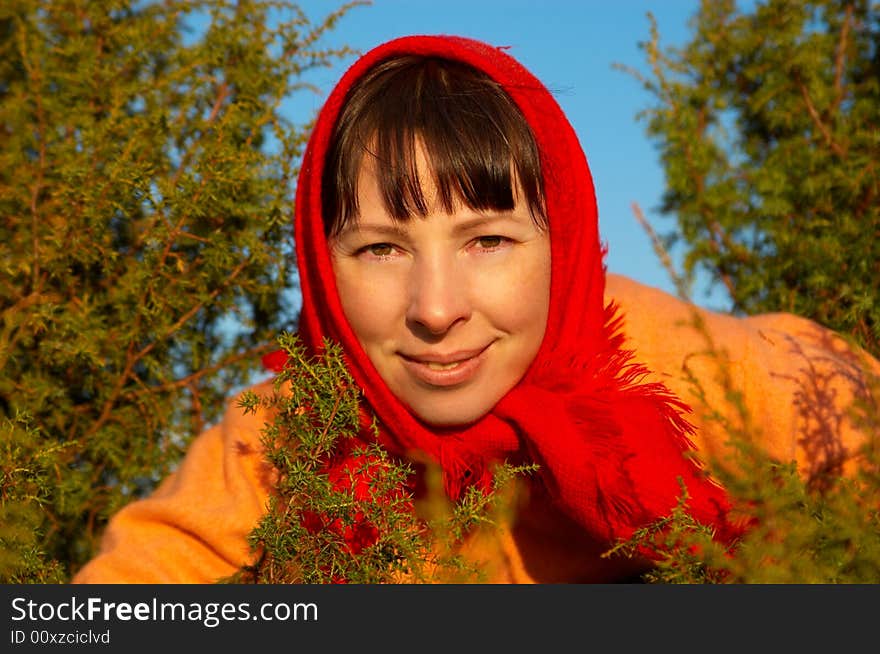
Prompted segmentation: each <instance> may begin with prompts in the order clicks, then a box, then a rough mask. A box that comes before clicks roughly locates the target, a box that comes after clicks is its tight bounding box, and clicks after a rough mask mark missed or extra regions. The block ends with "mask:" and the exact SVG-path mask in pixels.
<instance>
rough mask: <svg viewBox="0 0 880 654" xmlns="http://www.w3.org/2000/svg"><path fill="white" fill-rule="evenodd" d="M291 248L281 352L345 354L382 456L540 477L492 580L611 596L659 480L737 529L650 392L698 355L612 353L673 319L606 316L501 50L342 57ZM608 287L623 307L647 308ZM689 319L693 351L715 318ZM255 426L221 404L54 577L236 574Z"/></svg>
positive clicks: (250, 520)
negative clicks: (326, 343) (64, 573)
mask: <svg viewBox="0 0 880 654" xmlns="http://www.w3.org/2000/svg"><path fill="white" fill-rule="evenodd" d="M295 235H296V245H297V258H298V265H299V268H300V279H301V286H302V292H303V309H302V315H301V319H300V325H299V331H300V335H301V337H302V339H303V340H304V341H305V343H306V344H307V346H309V347H310V348H311V349H312V350H315V351H317V350H318V349H319V348H320V346H321V343H322V340H323V339H324V338H330V339H332V340H333V341H335V342H338V343H340V344H341V345H342V347H343V348H344V351H345V354H346V358H347V361H348V363H349V365H350V369H351V373H352V375H353V377H354V379H355V381H356V382H357V383H358V385H359V386H360V387H361V388H362V389H363V392H364V404H365V410H368V411H371V412H373V413H375V414H376V416H377V417H378V419H379V422H380V428H381V434H380V440H381V442H382V443H383V445H385V446H386V447H387V448H388V449H390V450H391V451H392V452H396V453H399V454H404V453H406V452H410V451H413V450H417V451H419V452H422V453H424V454H426V455H427V456H428V457H429V458H431V459H432V460H434V461H436V462H437V463H439V464H440V466H441V468H442V471H443V479H444V487H445V489H446V492H447V493H448V495H449V496H450V497H452V498H453V499H455V498H457V497H458V496H459V495H460V494H461V492H462V490H463V489H464V488H466V487H468V486H469V485H472V484H477V485H479V486H485V485H487V484H488V482H489V475H490V472H489V471H490V469H491V464H492V463H493V462H496V461H500V460H511V461H516V462H535V463H538V464H539V466H540V467H539V471H538V473H537V475H536V477H535V482H534V484H533V485H532V488H531V493H530V495H529V500H528V504H527V505H526V506H523V507H522V508H521V511H520V512H519V514H518V516H517V518H516V520H515V522H514V523H513V524H512V525H510V528H509V531H507V532H505V533H504V534H503V537H502V540H503V544H502V549H503V551H504V562H503V564H502V565H500V566H499V568H498V571H497V574H496V575H495V576H494V577H493V579H492V580H493V581H502V582H527V581H539V582H558V581H571V582H595V581H603V582H604V581H615V580H620V579H627V578H630V577H631V575H632V574H633V573H634V572H637V571H638V570H639V569H641V568H640V566H641V565H642V562H633V561H629V562H627V561H610V560H607V559H603V558H600V556H599V555H600V554H601V553H602V552H603V551H605V550H607V549H608V547H609V545H610V544H611V543H612V542H613V541H614V540H615V539H617V538H621V537H626V536H628V535H630V534H631V533H632V531H633V530H634V529H635V528H637V527H639V526H642V525H645V524H647V523H648V522H651V521H652V520H654V519H656V518H659V517H661V516H663V515H666V514H668V513H669V511H670V510H671V509H672V508H673V507H674V506H675V504H676V502H677V499H678V497H679V495H680V490H681V489H680V486H679V479H682V480H683V481H684V482H685V484H686V486H687V489H688V493H689V495H690V502H689V507H690V510H691V513H692V514H693V515H694V516H695V517H697V518H698V519H700V520H701V521H702V522H705V523H707V524H710V525H712V526H714V527H715V528H716V533H717V535H718V538H719V539H721V540H723V541H729V540H730V539H732V538H734V537H735V536H736V535H737V533H739V527H737V526H736V525H734V524H732V523H731V521H730V519H729V516H728V510H729V506H728V501H727V498H726V497H725V493H724V491H723V490H722V489H721V488H720V487H719V486H718V485H717V484H715V483H714V482H713V481H712V480H710V479H709V478H708V477H707V476H706V475H705V474H704V473H703V472H702V471H701V470H700V468H699V467H698V466H697V464H696V463H695V461H694V459H693V458H692V457H690V456H688V453H689V451H690V449H691V442H690V440H689V436H691V435H695V436H696V437H698V436H699V431H698V432H697V433H696V434H695V433H694V431H693V428H692V426H691V425H690V424H689V423H688V422H687V421H686V419H685V417H684V412H685V411H686V410H687V407H686V404H685V403H684V402H683V401H682V399H680V398H679V397H678V396H676V395H674V394H673V393H672V392H671V391H670V388H669V385H664V384H662V383H660V381H667V380H668V381H674V380H675V379H677V375H679V374H680V373H681V368H682V364H683V363H684V362H685V361H686V358H687V354H688V352H692V351H694V347H693V344H694V342H695V341H696V340H697V339H696V338H695V337H694V336H691V337H690V338H689V342H690V343H691V347H690V349H688V348H687V347H683V346H681V345H680V342H681V340H680V339H679V342H678V343H674V344H672V346H671V347H672V351H671V352H669V351H664V350H663V348H655V349H654V351H655V352H660V355H659V356H658V358H659V360H662V361H663V362H664V363H665V364H666V365H668V366H669V367H668V368H666V369H660V370H659V371H658V372H653V373H652V372H651V371H650V369H649V368H647V367H645V366H644V365H643V363H645V362H646V363H649V364H650V363H651V362H650V359H651V349H650V348H647V349H642V348H640V351H639V352H638V353H637V356H636V357H635V358H633V353H632V351H631V350H630V349H624V348H625V347H630V346H629V345H626V342H625V336H624V332H623V325H624V324H625V323H626V324H630V323H632V324H634V325H636V330H635V331H636V332H637V333H639V332H640V330H639V329H638V325H639V324H640V323H639V320H638V319H636V320H635V321H633V320H631V315H633V314H642V315H644V314H646V313H649V314H652V315H653V314H654V313H655V312H656V311H658V310H659V311H661V312H662V311H663V310H664V309H674V310H678V308H679V305H677V304H676V303H675V301H674V300H672V299H671V298H669V297H668V296H662V297H657V294H656V293H655V297H654V298H653V301H655V302H659V309H658V308H655V307H646V306H634V307H630V310H629V312H628V314H627V315H624V314H622V313H621V312H620V310H619V306H618V301H615V299H614V298H611V300H610V301H607V300H606V275H605V270H604V266H603V254H604V253H603V249H602V247H601V245H600V242H599V235H598V222H597V215H596V203H595V197H594V191H593V186H592V181H591V177H590V172H589V168H588V165H587V162H586V159H585V158H584V154H583V151H582V150H581V147H580V145H579V143H578V140H577V138H576V136H575V134H574V132H573V130H572V128H571V126H570V125H569V123H568V121H567V120H566V118H565V116H564V115H563V113H562V111H561V110H560V108H559V107H558V105H557V104H556V102H555V101H554V100H553V98H552V97H551V95H550V94H549V93H548V92H547V90H546V89H545V88H544V87H543V85H541V83H540V82H539V81H538V80H537V79H535V78H534V77H533V76H532V75H531V74H530V73H529V72H528V71H526V70H525V69H524V68H523V67H522V66H521V65H520V64H519V63H518V62H516V61H515V60H514V59H512V58H511V57H510V56H508V55H507V54H506V53H505V52H503V51H502V50H500V49H497V48H493V47H491V46H489V45H486V44H483V43H480V42H476V41H472V40H469V39H462V38H455V37H407V38H403V39H398V40H395V41H392V42H389V43H386V44H384V45H382V46H379V47H378V48H376V49H374V50H373V51H371V52H369V53H367V54H366V55H364V56H363V57H362V58H361V59H360V60H358V61H357V62H356V63H355V64H354V65H353V66H352V67H351V68H350V69H349V71H348V72H347V73H346V74H345V75H344V77H343V78H342V80H341V81H340V82H339V84H338V86H337V87H336V89H335V90H334V91H333V93H332V94H331V96H330V98H329V99H328V101H327V103H326V104H325V106H324V108H323V110H322V112H321V114H320V116H319V119H318V121H317V124H316V126H315V130H314V132H313V135H312V137H311V140H310V143H309V147H308V149H307V152H306V155H305V158H304V162H303V166H302V172H301V175H300V179H299V184H298V189H297V207H296V234H295ZM622 289H623V290H622V300H620V301H622V302H623V303H624V304H626V302H627V298H628V297H634V296H637V295H638V293H640V292H643V291H645V290H648V289H645V288H644V287H638V286H637V287H636V288H634V289H628V288H627V286H626V283H625V280H624V283H623V285H622ZM649 294H650V293H649ZM697 313H700V312H697ZM702 313H703V315H704V316H705V317H707V319H708V320H709V331H710V332H711V330H712V327H713V326H717V325H716V323H717V321H718V320H722V321H723V320H727V318H726V317H720V316H710V315H709V314H708V313H707V312H702ZM729 320H730V321H733V323H736V326H732V325H727V326H726V328H725V326H724V325H721V328H720V329H716V331H720V332H721V340H722V341H723V342H725V343H727V342H731V343H734V344H741V343H740V341H742V343H746V345H748V343H751V342H753V341H754V340H756V337H755V336H754V334H753V332H754V330H753V329H752V328H751V327H750V326H744V325H743V324H742V323H741V322H737V321H735V320H734V319H732V318H731V319H729ZM713 321H715V322H713ZM804 323H808V321H804ZM641 324H643V325H644V321H642V323H641ZM786 324H787V323H786ZM808 324H809V326H810V329H812V328H813V326H812V323H808ZM776 326H779V325H776ZM782 326H783V327H785V325H782ZM668 327H669V330H670V331H674V330H675V329H681V326H675V327H674V328H673V327H672V326H671V325H668ZM770 327H773V326H772V325H771V326H770ZM725 329H726V331H725ZM816 329H817V330H819V331H818V332H817V333H823V334H824V333H825V332H824V330H821V329H820V328H818V327H816ZM652 331H656V330H655V329H653V328H652V327H649V328H647V329H642V330H641V332H640V333H642V334H643V335H644V334H650V333H652ZM792 338H798V337H797V336H792ZM725 339H726V340H725ZM636 340H638V337H637V339H636ZM798 342H800V341H798ZM676 347H677V348H678V349H676ZM805 347H806V346H805ZM740 349H742V348H740ZM746 349H748V347H746ZM664 357H665V358H664ZM775 357H776V360H777V362H779V361H782V360H783V358H784V355H783V353H782V352H777V353H776V354H775ZM770 358H772V357H770ZM766 362H767V357H764V358H763V359H762V360H761V361H760V362H756V365H757V367H758V368H760V369H761V371H758V373H756V375H755V377H754V379H759V378H760V375H761V374H764V373H763V372H762V371H763V370H765V369H766V366H765V364H766ZM789 368H790V366H789ZM648 374H651V375H654V376H653V377H652V378H651V379H645V378H644V377H645V375H648ZM664 374H665V375H667V376H668V377H667V378H662V377H658V376H657V375H664ZM770 374H772V373H767V377H769V375H770ZM671 385H672V386H675V385H677V384H676V383H673V384H671ZM679 389H684V387H683V386H682V385H679ZM679 392H681V390H679ZM264 419H265V416H262V415H258V416H255V417H254V416H249V417H244V416H242V415H240V414H239V412H238V411H237V410H235V409H230V410H229V411H228V412H227V416H226V418H225V419H224V421H223V423H222V424H220V425H218V426H217V427H215V428H213V429H211V430H209V431H208V432H207V433H206V434H203V435H202V436H200V437H199V438H198V439H197V440H196V441H195V442H194V443H193V446H192V448H191V451H190V452H189V453H188V455H187V457H186V459H185V460H184V462H183V464H182V466H181V468H180V470H179V471H178V472H177V473H175V474H174V475H172V477H171V478H170V479H168V480H166V481H165V482H164V483H163V484H162V485H161V487H160V488H159V489H158V490H157V492H156V493H155V494H154V496H153V497H151V498H149V499H147V500H144V501H141V502H137V503H134V504H132V505H130V506H129V507H127V508H126V509H124V510H123V511H121V512H120V513H119V514H118V515H117V516H116V517H115V518H114V519H113V521H112V522H111V524H110V526H109V527H108V530H107V533H106V535H105V538H104V542H103V544H102V549H101V553H100V554H99V556H98V557H96V559H95V560H93V561H92V562H91V563H89V564H88V565H87V566H86V567H85V568H84V569H83V570H82V571H81V572H80V573H79V574H78V575H77V577H76V578H75V580H74V581H77V582H85V583H89V582H107V581H126V582H131V581H141V582H205V581H211V580H214V579H217V578H221V577H224V576H227V575H229V574H231V573H232V572H234V571H235V570H236V569H237V568H239V567H240V566H241V565H243V564H244V563H246V562H247V561H248V560H249V558H250V556H251V555H250V553H249V552H248V549H247V544H246V542H245V538H246V535H247V533H248V532H249V531H250V530H251V529H252V528H253V526H254V525H255V524H256V522H257V520H258V519H259V517H260V515H261V514H262V513H263V511H264V510H265V502H266V498H267V496H268V493H269V492H270V491H271V475H270V471H269V470H268V468H267V464H266V463H265V462H264V461H263V460H262V458H261V457H260V452H259V429H260V427H261V425H262V421H263V420H264ZM703 422H704V423H705V424H707V425H708V421H703ZM791 427H792V424H790V421H789V422H788V423H785V424H783V425H781V426H778V429H777V431H778V432H779V433H778V434H777V433H776V432H774V433H773V434H772V437H771V438H770V441H769V442H771V443H773V444H774V445H773V447H776V445H775V444H776V443H777V441H778V443H780V444H781V448H780V449H781V450H782V451H783V452H785V451H786V448H787V447H788V446H789V444H790V443H796V442H797V436H796V434H795V433H794V432H793V431H792V429H791ZM774 438H775V439H776V440H773V439H774ZM704 445H711V443H706V442H705V439H704ZM707 449H711V448H707ZM771 449H773V448H771ZM774 453H776V452H774ZM850 453H851V452H850V450H846V451H844V453H843V458H842V459H841V461H842V460H845V459H847V456H848V454H850ZM835 461H836V459H835ZM633 566H635V567H633Z"/></svg>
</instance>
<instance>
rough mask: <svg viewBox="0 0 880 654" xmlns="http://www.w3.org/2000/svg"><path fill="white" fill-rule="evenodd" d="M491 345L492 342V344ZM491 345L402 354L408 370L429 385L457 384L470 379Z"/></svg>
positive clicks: (445, 385)
mask: <svg viewBox="0 0 880 654" xmlns="http://www.w3.org/2000/svg"><path fill="white" fill-rule="evenodd" d="M490 345H491V344H490ZM488 349H489V346H488V345H487V346H485V347H483V348H479V349H476V350H461V351H458V352H451V353H449V354H441V353H433V352H427V353H423V354H418V355H413V356H409V355H405V354H401V359H402V361H403V365H404V367H405V368H406V370H407V371H408V372H409V373H410V374H411V375H412V376H413V377H415V378H416V379H417V380H418V381H420V382H422V383H423V384H426V385H428V386H441V387H448V386H457V385H459V384H463V383H464V382H466V381H468V380H470V379H471V378H472V377H473V376H474V375H476V374H477V371H478V370H479V369H480V367H481V366H482V364H483V362H484V361H485V359H486V351H487V350H488Z"/></svg>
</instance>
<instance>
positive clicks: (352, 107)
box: [322, 56, 546, 236]
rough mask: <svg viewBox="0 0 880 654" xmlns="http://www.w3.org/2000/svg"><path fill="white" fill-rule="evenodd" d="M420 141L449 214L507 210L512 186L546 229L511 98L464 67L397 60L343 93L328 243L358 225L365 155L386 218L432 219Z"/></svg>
mask: <svg viewBox="0 0 880 654" xmlns="http://www.w3.org/2000/svg"><path fill="white" fill-rule="evenodd" d="M417 141H421V143H422V144H423V146H424V149H425V152H426V154H427V157H428V165H429V167H430V169H431V171H432V174H433V176H434V180H433V181H434V183H435V184H436V187H437V192H438V200H439V202H440V203H441V205H442V207H443V208H444V210H446V211H447V212H450V213H451V212H452V211H453V208H454V205H455V202H456V201H457V200H458V201H461V202H463V203H464V204H465V205H466V206H467V207H469V208H470V209H473V210H478V211H486V210H496V211H506V210H510V209H513V207H514V206H515V204H516V195H515V194H516V193H517V192H518V190H519V189H517V184H518V185H519V188H520V189H521V190H522V193H523V194H524V200H525V201H526V203H527V205H528V207H529V212H530V213H531V216H532V219H533V220H534V221H535V222H536V223H537V224H538V225H539V226H541V227H544V226H546V217H545V212H544V192H543V182H542V177H541V165H540V159H539V154H538V147H537V145H536V143H535V138H534V136H533V134H532V131H531V129H530V128H529V125H528V123H527V122H526V120H525V118H524V117H523V115H522V114H521V113H520V111H519V109H518V108H517V106H516V105H515V104H514V103H513V100H511V99H510V96H508V95H507V93H505V92H504V90H503V89H502V88H501V86H500V85H499V84H498V83H497V82H495V81H494V80H492V79H491V78H490V77H489V76H488V75H486V74H485V73H483V72H481V71H479V70H477V69H475V68H473V67H471V66H468V65H467V64H463V63H461V62H457V61H451V60H447V59H441V58H437V57H422V56H401V57H396V58H393V59H389V60H386V61H384V62H382V63H380V64H379V65H377V66H376V67H374V68H373V69H372V70H371V71H370V72H369V73H367V74H366V75H365V76H364V77H363V78H361V79H360V80H359V81H358V82H357V84H355V85H354V86H353V87H352V88H351V89H350V91H349V93H348V96H347V98H346V101H345V104H344V106H343V109H342V111H341V113H340V116H339V120H338V122H337V125H336V130H335V133H334V137H333V139H332V142H331V146H330V149H329V150H328V153H327V159H326V166H325V171H324V177H323V187H322V204H323V207H324V216H323V217H324V226H325V231H326V232H327V234H328V235H331V236H333V235H337V234H339V232H341V231H342V230H343V229H344V228H345V226H346V225H347V224H348V223H349V222H350V221H351V220H353V219H355V220H356V219H357V215H358V203H357V183H358V174H359V173H360V169H361V163H362V161H363V155H364V153H365V152H369V153H370V155H371V156H374V157H376V161H377V162H378V165H377V166H376V174H377V177H378V183H379V190H380V193H381V195H382V197H383V198H384V201H385V207H386V209H387V210H388V213H389V214H390V215H391V216H392V217H394V218H395V219H398V220H407V219H409V218H412V217H413V216H414V215H419V216H426V215H427V214H428V211H429V209H430V208H429V207H428V206H427V202H426V200H425V197H424V194H423V192H422V180H420V179H419V176H418V169H417V166H416V157H415V152H416V142H417Z"/></svg>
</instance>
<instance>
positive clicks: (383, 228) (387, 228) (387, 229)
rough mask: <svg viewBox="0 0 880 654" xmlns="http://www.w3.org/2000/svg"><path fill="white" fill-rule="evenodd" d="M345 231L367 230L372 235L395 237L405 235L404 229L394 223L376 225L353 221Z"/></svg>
mask: <svg viewBox="0 0 880 654" xmlns="http://www.w3.org/2000/svg"><path fill="white" fill-rule="evenodd" d="M345 232H352V233H357V232H369V233H370V234H374V235H379V236H383V235H384V236H391V237H395V238H399V237H402V236H406V230H404V229H402V228H400V227H397V226H395V225H377V224H372V223H366V224H365V223H355V224H353V225H352V226H351V227H350V228H348V229H346V230H345Z"/></svg>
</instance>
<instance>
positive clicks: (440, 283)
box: [406, 257, 471, 336]
mask: <svg viewBox="0 0 880 654" xmlns="http://www.w3.org/2000/svg"><path fill="white" fill-rule="evenodd" d="M466 284H467V282H466V280H465V275H464V274H463V271H462V270H461V269H460V267H459V266H458V265H456V262H455V261H454V260H450V259H446V258H440V257H438V258H434V259H432V260H427V261H421V262H418V263H417V264H416V265H415V266H413V269H412V277H411V280H410V298H409V307H408V310H407V313H406V319H407V322H408V323H410V326H411V327H414V328H420V329H422V330H425V331H428V332H430V333H431V334H432V335H435V336H436V335H440V334H444V333H446V332H447V331H449V330H450V329H451V328H452V326H453V325H455V324H456V323H458V322H462V321H466V320H467V319H468V318H469V317H470V313H471V307H470V301H469V299H468V298H469V297H470V293H469V292H468V289H467V286H466Z"/></svg>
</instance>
